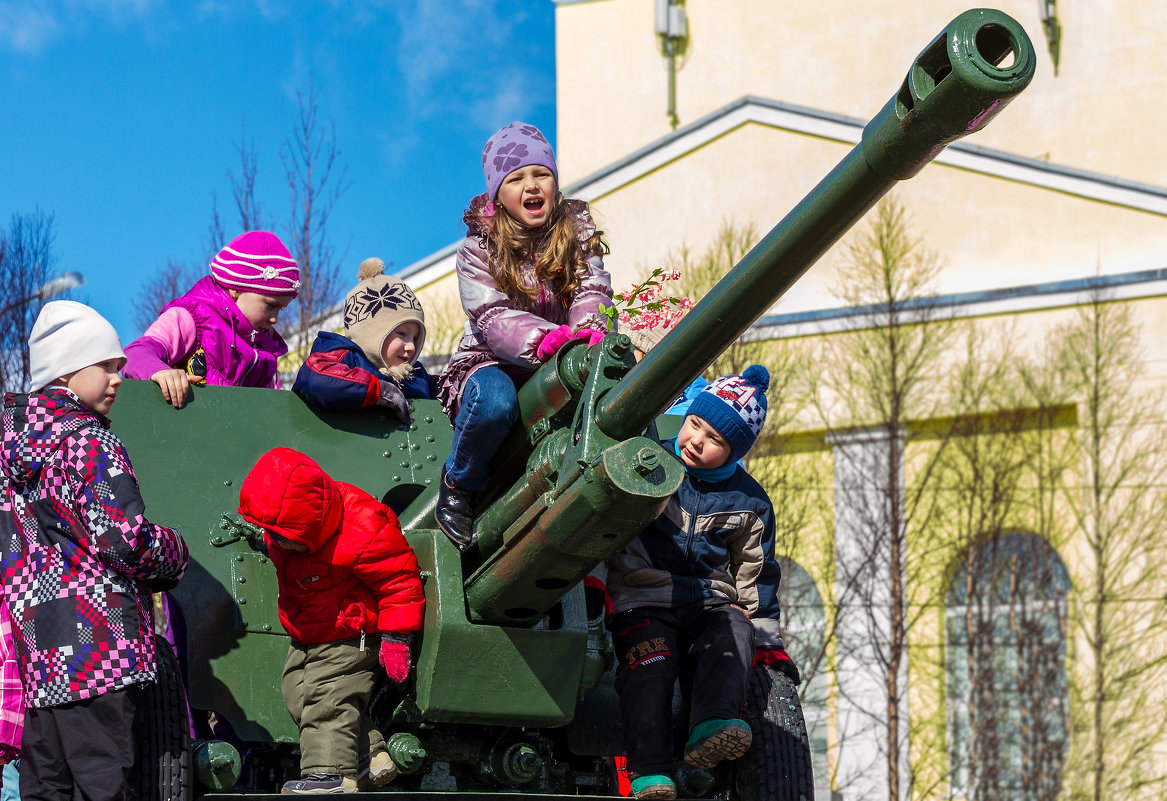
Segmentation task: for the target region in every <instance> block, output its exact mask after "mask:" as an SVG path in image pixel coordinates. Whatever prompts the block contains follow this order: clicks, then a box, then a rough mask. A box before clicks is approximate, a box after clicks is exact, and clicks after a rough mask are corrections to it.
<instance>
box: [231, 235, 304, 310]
mask: <svg viewBox="0 0 1167 801" xmlns="http://www.w3.org/2000/svg"><path fill="white" fill-rule="evenodd" d="M211 275H213V276H215V280H216V281H218V282H219V283H220V284H222V285H223V286H225V287H230V288H232V289H241V290H243V291H244V292H258V293H259V294H260V295H291V296H292V297H295V296H296V295H298V294H300V268H299V267H297V266H296V260H295V259H293V258H292V254H291V253H289V252H288V249H287V247H286V246H285V245H284V243H283V242H281V241H280V238H279V237H278V236H276V235H275V234H273V233H271V232H270V231H248V232H247V233H245V234H240V235H239V236H237V237H235V238H234V239H232V240H231V241H230V242H229V243H228V244H227V245H226V247H224V248H223V249H222V250H220V251H219V252H218V253H216V254H215V258H213V259H211Z"/></svg>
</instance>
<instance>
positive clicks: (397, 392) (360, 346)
mask: <svg viewBox="0 0 1167 801" xmlns="http://www.w3.org/2000/svg"><path fill="white" fill-rule="evenodd" d="M357 278H358V279H359V281H360V283H358V284H357V285H356V286H355V287H353V288H352V289H351V290H349V293H348V295H347V296H346V297H345V299H344V335H343V336H342V335H341V334H336V333H333V332H332V331H321V332H320V333H319V334H317V335H316V341H315V342H313V343H312V352H311V353H310V354H309V355H308V358H307V359H306V360H305V361H304V364H303V365H302V366H301V367H300V372H299V373H297V375H296V383H294V384H293V385H292V391H293V392H295V393H296V394H297V395H299V396H300V397H302V398H303V399H304V400H306V401H307V402H308V403H311V404H313V405H314V406H320V407H322V408H326V409H361V408H364V407H368V406H386V407H388V408H389V409H390V410H391V411H392V412H393V413H394V414H396V415H397V416H398V417H400V418H401V420H402V421H403V422H407V423H408V422H411V421H412V419H413V416H412V414H411V413H410V411H409V403H408V400H407V399H409V398H433V397H434V393H435V391H436V387H435V382H434V378H433V377H432V376H431V375H430V374H429V373H427V372H426V369H425V367H423V366H422V364H421V362H419V361H418V358H419V357H420V356H421V349H422V345H424V344H425V313H424V312H423V311H422V308H421V303H420V302H418V299H417V296H415V295H414V294H413V292H411V291H410V289H409V287H407V286H406V285H405V283H404V282H403V281H402V280H401V279H399V278H397V277H395V276H392V275H385V262H383V261H381V260H380V259H365V260H364V261H363V262H361V266H360V270H359V271H358V273H357Z"/></svg>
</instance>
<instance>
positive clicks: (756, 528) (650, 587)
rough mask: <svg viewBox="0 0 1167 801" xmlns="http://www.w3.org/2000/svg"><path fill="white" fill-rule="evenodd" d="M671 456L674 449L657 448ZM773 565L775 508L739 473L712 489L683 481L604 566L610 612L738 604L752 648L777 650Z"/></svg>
mask: <svg viewBox="0 0 1167 801" xmlns="http://www.w3.org/2000/svg"><path fill="white" fill-rule="evenodd" d="M663 445H664V448H665V450H666V451H667V452H669V453H672V452H673V447H672V446H673V441H672V440H668V441H666V442H665V443H663ZM780 578H781V570H780V568H779V567H778V562H777V561H775V559H774V507H773V505H772V504H771V503H770V497H769V496H768V495H767V494H766V491H765V490H764V489H762V486H761V485H760V484H759V483H758V482H757V481H755V480H754V479H753V478H752V477H751V476H750V474H749V473H747V472H746V471H745V469H744V468H743V467H741V466H740V465H739V466H738V469H737V470H735V471H734V472H733V474H732V475H731V476H730V477H729V478H727V479H725V480H724V481H719V482H716V483H710V482H707V481H702V480H700V479H695V478H693V477H692V476H690V475H689V473H688V472H686V473H685V480H684V481H683V482H681V487H680V489H678V490H677V491H676V492H675V493H673V497H672V498H670V499H669V502H668V504H667V505H666V506H665V509H664V511H663V512H661V514H660V516H659V517H657V519H656V520H654V521H653V522H652V524H650V525H649V526H648V528H646V529H645V530H644V531H643V532H642V533H641V534H640V536H639V537H637V538H636V539H635V540H633V541H632V542H631V543H630V544H629V545H628V546H627V547H625V548H624V550H623V551H621V552H620V553H619V554H617V555H616V556H615V557H613V558H612V559H611V560H609V562H608V592H609V593H610V594H611V596H612V604H613V610H614V612H623V611H626V610H628V609H634V608H637V607H646V606H653V607H663V608H668V609H677V610H682V609H691V608H692V607H694V606H705V607H713V606H719V605H721V604H727V603H731V604H737V605H738V606H740V607H742V609H744V610H745V611H746V614H747V615H749V616H750V618H751V619H752V620H753V622H754V630H755V633H756V635H757V647H758V648H765V649H773V648H781V647H782V638H781V635H780V633H779V627H778V621H779V608H778V582H779V580H780Z"/></svg>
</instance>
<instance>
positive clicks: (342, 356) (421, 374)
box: [292, 331, 437, 409]
mask: <svg viewBox="0 0 1167 801" xmlns="http://www.w3.org/2000/svg"><path fill="white" fill-rule="evenodd" d="M392 380H393V379H391V378H390V377H389V376H387V375H385V374H384V373H382V372H380V371H378V370H377V366H376V365H375V364H373V363H372V362H371V361H369V359H368V357H367V356H365V353H364V351H362V350H361V348H360V346H359V345H357V343H355V342H353V341H352V340H351V339H349V338H348V337H346V336H341V335H340V334H335V333H333V332H332V331H321V332H320V333H319V334H317V335H316V341H315V342H313V343H312V351H311V353H309V354H308V358H307V359H306V360H305V361H304V363H303V364H302V365H300V371H299V372H298V373H296V382H295V383H294V384H292V391H293V392H295V393H296V394H297V395H299V396H300V397H301V398H303V399H304V400H305V401H307V402H308V403H310V404H312V405H313V406H319V407H321V408H324V409H361V408H364V407H366V406H373V405H375V404H376V403H377V401H378V399H380V397H381V382H382V381H392ZM401 390H402V392H404V393H405V397H407V398H415V399H432V398H433V397H434V396H435V394H436V392H437V382H435V381H434V377H433V376H431V375H430V374H429V373H427V372H426V369H425V367H423V366H422V364H421V362H417V363H415V364H414V365H413V375H412V376H410V378H409V380H408V381H406V382H405V383H404V384H402V385H401Z"/></svg>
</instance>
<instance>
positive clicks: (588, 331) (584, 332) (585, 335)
mask: <svg viewBox="0 0 1167 801" xmlns="http://www.w3.org/2000/svg"><path fill="white" fill-rule="evenodd" d="M575 335H576V336H577V337H579V338H580V339H582V340H583V341H584V342H586V343H587V346H588V347H589V348H590V347H591V346H592V345H598V344H600V341H601V340H602V339H603V338H604V337H605V336H606V334H605V333H604V332H603V331H597V330H596V329H594V328H581V329H580V330H578V331H576V332H575Z"/></svg>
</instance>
